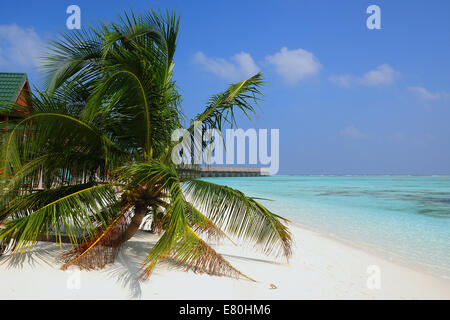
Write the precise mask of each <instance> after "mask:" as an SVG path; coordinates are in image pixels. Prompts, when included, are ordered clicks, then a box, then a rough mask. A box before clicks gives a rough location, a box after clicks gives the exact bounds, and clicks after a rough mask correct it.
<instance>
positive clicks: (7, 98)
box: [0, 72, 27, 103]
mask: <svg viewBox="0 0 450 320" xmlns="http://www.w3.org/2000/svg"><path fill="white" fill-rule="evenodd" d="M26 80H27V75H26V74H25V73H12V72H0V103H5V102H16V100H17V96H18V95H19V93H20V90H21V89H22V87H23V85H24V83H25V81H26Z"/></svg>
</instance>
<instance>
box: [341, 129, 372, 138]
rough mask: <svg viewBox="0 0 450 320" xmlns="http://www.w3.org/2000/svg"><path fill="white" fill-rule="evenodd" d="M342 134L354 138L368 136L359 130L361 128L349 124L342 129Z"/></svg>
mask: <svg viewBox="0 0 450 320" xmlns="http://www.w3.org/2000/svg"><path fill="white" fill-rule="evenodd" d="M340 134H341V135H343V136H344V137H349V138H353V139H364V138H367V135H366V134H365V133H362V132H361V131H359V129H357V128H356V127H355V126H349V127H347V128H344V129H342V130H341V132H340Z"/></svg>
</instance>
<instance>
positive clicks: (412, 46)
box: [0, 0, 450, 175]
mask: <svg viewBox="0 0 450 320" xmlns="http://www.w3.org/2000/svg"><path fill="white" fill-rule="evenodd" d="M70 4H76V5H78V6H80V8H81V19H82V27H86V26H88V25H89V24H92V23H95V22H97V21H98V20H100V19H101V20H103V21H110V20H114V19H115V17H116V16H117V14H119V13H120V12H121V11H122V10H123V9H133V10H135V11H142V10H145V9H147V8H150V7H152V8H156V9H158V8H161V9H165V8H171V9H175V10H176V12H177V13H178V14H180V15H181V19H182V20H181V32H180V40H179V45H178V51H177V54H176V57H175V58H176V67H175V69H176V70H175V77H176V81H177V85H178V86H179V88H180V90H181V92H182V95H183V107H184V109H185V111H186V114H187V116H191V115H194V114H196V113H198V112H199V110H201V108H202V107H203V105H204V103H205V101H206V99H207V97H208V96H209V95H211V94H213V93H216V92H218V91H222V90H224V89H225V88H226V86H227V85H228V84H229V83H231V82H232V81H235V80H240V79H241V78H244V77H246V76H248V75H250V74H251V73H253V72H256V71H258V70H261V71H262V72H263V74H264V76H265V79H266V80H267V84H266V85H265V87H264V88H263V92H264V94H265V96H264V101H263V102H262V104H261V107H262V113H261V114H260V116H259V117H258V118H257V119H256V120H254V121H252V122H250V121H246V120H243V121H240V122H239V124H240V126H241V127H242V128H244V129H245V128H252V127H254V128H279V129H280V172H279V173H280V174H423V175H430V174H450V148H449V142H450V126H449V119H450V77H449V74H450V59H449V52H450V42H449V41H448V40H449V35H450V2H449V1H446V0H442V1H438V0H433V1H419V0H416V1H400V0H398V1H359V0H354V1H331V0H330V1H321V0H317V1H300V0H297V1H243V0H241V1H221V2H218V1H143V0H139V1H114V0H109V1H101V0H96V1H92V0H91V1H75V0H72V1H40V2H30V3H27V4H26V5H22V6H21V8H20V10H19V9H18V7H17V3H16V2H14V1H7V0H5V1H2V3H1V4H0V71H17V72H19V71H20V72H27V73H28V75H29V77H30V80H31V83H32V85H33V84H34V85H38V86H39V84H40V80H39V75H38V72H37V70H36V66H37V62H36V60H35V59H34V57H35V56H37V55H38V53H39V50H40V48H41V47H42V44H44V43H45V42H46V41H47V40H48V39H51V38H54V37H55V36H56V35H57V34H58V33H59V32H67V31H68V30H67V29H66V19H67V17H68V15H67V14H66V8H67V6H69V5H70ZM371 4H375V5H378V6H379V7H380V8H381V27H382V29H381V30H369V29H368V28H367V27H366V19H367V18H368V16H369V15H368V14H367V13H366V8H367V7H368V6H369V5H371Z"/></svg>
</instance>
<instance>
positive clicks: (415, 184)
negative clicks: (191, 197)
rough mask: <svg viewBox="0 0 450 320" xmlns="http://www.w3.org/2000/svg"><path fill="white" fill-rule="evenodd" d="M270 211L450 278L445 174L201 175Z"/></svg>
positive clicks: (449, 185)
mask: <svg viewBox="0 0 450 320" xmlns="http://www.w3.org/2000/svg"><path fill="white" fill-rule="evenodd" d="M203 179H204V180H207V181H211V182H214V183H217V184H223V185H227V186H229V187H231V188H236V189H239V190H241V191H243V192H244V193H246V194H247V195H248V196H254V197H261V198H268V199H271V200H272V201H266V200H261V203H262V204H264V205H265V206H266V207H267V208H269V209H270V210H271V211H273V212H274V213H277V214H279V215H281V216H284V217H286V218H289V219H291V220H292V222H294V223H297V224H299V225H301V226H304V227H306V228H309V229H313V230H315V231H317V232H319V233H322V234H325V235H327V236H329V237H334V238H337V239H340V240H344V241H349V242H351V243H352V244H353V245H355V246H358V247H361V248H364V249H365V250H368V251H370V252H372V253H374V254H378V255H382V256H384V257H385V258H388V259H390V260H393V261H396V262H400V263H406V264H408V265H410V266H413V267H416V268H418V269H421V270H424V271H428V272H430V273H433V274H435V275H437V276H440V277H444V278H447V279H449V278H450V177H415V176H401V177H400V176H271V177H232V178H203Z"/></svg>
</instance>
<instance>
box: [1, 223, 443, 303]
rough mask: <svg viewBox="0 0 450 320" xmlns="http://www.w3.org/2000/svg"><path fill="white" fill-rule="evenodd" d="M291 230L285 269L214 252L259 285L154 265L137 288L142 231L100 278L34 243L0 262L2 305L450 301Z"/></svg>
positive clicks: (355, 252)
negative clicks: (376, 284)
mask: <svg viewBox="0 0 450 320" xmlns="http://www.w3.org/2000/svg"><path fill="white" fill-rule="evenodd" d="M291 230H292V232H293V234H294V236H295V242H296V247H295V249H294V255H293V257H292V259H291V261H290V263H289V264H287V263H284V262H276V261H274V260H273V259H272V258H271V257H267V256H264V255H261V254H256V253H254V252H253V250H251V248H243V247H237V246H235V245H233V244H231V243H224V244H221V245H217V246H215V248H216V250H217V251H218V252H220V253H222V254H223V255H224V256H225V257H226V258H227V259H229V261H230V262H231V263H232V264H233V265H234V266H235V267H237V268H238V269H240V270H241V271H242V272H244V273H246V274H247V275H249V276H250V277H252V278H254V279H255V280H257V282H251V281H249V280H245V279H241V280H236V279H231V278H227V277H216V276H209V275H205V274H202V275H200V274H195V273H193V272H185V271H182V270H179V269H177V268H176V267H175V266H171V265H170V264H164V265H159V266H158V267H157V268H156V269H155V271H154V273H153V275H152V277H151V278H150V279H149V280H147V281H145V282H140V281H138V280H137V275H138V274H139V268H140V266H141V263H142V261H143V260H144V258H145V255H146V253H147V252H148V251H149V250H150V248H151V247H152V246H153V244H154V243H155V241H156V240H157V237H156V236H154V235H151V234H149V233H146V232H141V231H140V232H138V234H137V235H136V236H135V237H134V238H132V239H131V240H130V241H129V242H128V243H126V244H125V246H124V248H123V250H122V252H121V253H120V254H119V256H118V258H117V260H116V262H115V263H114V264H113V265H110V266H109V267H107V268H106V269H104V270H101V271H90V272H87V271H81V272H78V271H73V270H76V269H72V270H69V271H61V270H59V266H60V264H59V263H58V262H57V261H56V260H55V257H56V256H57V253H58V252H59V250H60V248H59V246H58V245H55V244H52V243H39V244H38V245H37V246H36V247H35V248H34V249H33V251H32V252H31V253H26V254H24V255H23V256H22V257H21V258H17V259H15V260H8V259H5V258H6V256H3V257H1V258H0V284H1V285H0V288H1V290H0V299H36V298H38V299H130V298H131V299H450V281H448V280H445V279H439V278H437V277H434V276H432V275H429V274H426V273H423V272H420V271H416V270H413V269H410V268H407V267H405V266H402V265H398V264H395V263H393V262H390V261H388V260H385V259H382V258H380V257H377V256H374V255H372V254H370V253H368V252H365V251H363V250H361V249H357V248H354V247H352V246H349V245H347V244H345V243H341V242H340V241H337V240H334V239H329V238H327V237H324V236H322V235H319V234H317V233H315V232H311V231H309V230H305V229H302V228H299V227H296V226H291ZM371 265H376V266H378V267H379V270H380V285H381V287H380V289H369V288H368V287H367V279H368V277H369V276H370V275H369V274H367V273H366V272H367V268H368V266H371ZM271 284H273V285H275V286H276V288H275V289H271V288H270V285H271Z"/></svg>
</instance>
